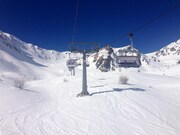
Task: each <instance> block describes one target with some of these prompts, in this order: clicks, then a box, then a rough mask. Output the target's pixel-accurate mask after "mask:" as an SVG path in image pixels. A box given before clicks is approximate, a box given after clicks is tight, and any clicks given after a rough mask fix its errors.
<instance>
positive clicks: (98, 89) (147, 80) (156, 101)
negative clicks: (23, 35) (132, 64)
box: [0, 62, 180, 135]
mask: <svg viewBox="0 0 180 135" xmlns="http://www.w3.org/2000/svg"><path fill="white" fill-rule="evenodd" d="M31 68H34V66H32V67H31ZM177 69H178V68H177ZM34 70H35V69H34ZM137 70H138V69H121V71H118V70H116V71H114V72H106V73H103V72H100V71H98V70H96V69H95V68H94V67H93V66H91V67H89V68H88V91H89V93H91V96H85V97H76V95H77V94H78V93H80V92H81V87H82V86H81V82H82V78H81V77H82V69H81V68H77V69H76V76H70V73H69V71H68V70H67V69H66V67H65V63H63V62H61V63H57V62H54V63H51V64H49V65H48V66H46V67H39V68H38V69H36V71H39V74H38V75H39V76H38V78H40V79H31V80H29V81H26V83H25V86H24V88H23V89H22V90H21V89H18V88H16V87H14V85H13V83H10V81H8V79H7V78H6V76H7V74H8V75H9V76H11V77H12V76H14V74H13V73H11V72H9V73H8V72H7V73H6V74H5V73H4V72H1V78H0V79H1V80H0V135H179V134H180V78H179V77H173V76H166V75H158V74H155V73H154V74H153V73H151V74H150V73H146V72H143V71H142V72H138V71H137ZM120 75H125V76H127V77H128V78H129V81H128V84H126V85H122V84H118V80H119V76H120Z"/></svg>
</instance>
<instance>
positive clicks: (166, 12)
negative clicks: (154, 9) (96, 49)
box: [111, 3, 180, 44]
mask: <svg viewBox="0 0 180 135" xmlns="http://www.w3.org/2000/svg"><path fill="white" fill-rule="evenodd" d="M177 8H180V3H178V4H177V5H175V6H173V7H171V8H170V9H168V10H167V11H165V12H163V13H161V14H159V15H158V16H156V17H154V18H152V19H151V20H149V21H147V22H145V23H144V24H143V25H141V26H139V27H137V28H135V29H134V30H132V31H131V32H129V33H127V34H124V35H122V36H120V38H119V40H117V41H115V42H113V43H111V44H116V43H118V42H119V41H120V40H121V39H122V38H124V37H127V36H128V35H129V34H130V33H132V34H134V33H136V32H138V31H139V30H141V29H142V28H144V27H146V26H147V25H149V24H151V23H153V22H154V21H156V20H157V19H159V18H161V17H162V16H165V15H167V14H168V13H170V12H171V11H173V10H175V9H177ZM128 37H129V36H128Z"/></svg>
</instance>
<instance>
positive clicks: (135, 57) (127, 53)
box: [116, 46, 141, 67]
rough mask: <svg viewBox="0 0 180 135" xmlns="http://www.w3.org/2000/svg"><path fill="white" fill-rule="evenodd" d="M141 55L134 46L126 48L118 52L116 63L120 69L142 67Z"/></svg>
mask: <svg viewBox="0 0 180 135" xmlns="http://www.w3.org/2000/svg"><path fill="white" fill-rule="evenodd" d="M140 58H141V55H140V53H139V52H138V50H136V49H134V48H133V47H132V46H128V47H125V48H123V49H120V50H118V51H117V52H116V63H117V65H118V66H119V67H140V66H141V60H140Z"/></svg>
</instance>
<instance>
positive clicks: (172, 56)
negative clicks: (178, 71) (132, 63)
mask: <svg viewBox="0 0 180 135" xmlns="http://www.w3.org/2000/svg"><path fill="white" fill-rule="evenodd" d="M153 56H154V57H157V58H158V59H159V60H160V61H161V62H164V63H165V64H176V63H177V62H178V61H179V60H180V39H179V40H177V41H176V42H173V43H170V44H169V45H167V46H165V47H163V48H162V49H160V50H159V51H157V52H154V54H153Z"/></svg>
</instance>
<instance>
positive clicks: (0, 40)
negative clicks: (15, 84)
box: [0, 32, 61, 59]
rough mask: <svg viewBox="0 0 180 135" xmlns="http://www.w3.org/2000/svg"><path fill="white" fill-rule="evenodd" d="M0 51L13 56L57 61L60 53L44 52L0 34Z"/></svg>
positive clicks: (13, 37)
mask: <svg viewBox="0 0 180 135" xmlns="http://www.w3.org/2000/svg"><path fill="white" fill-rule="evenodd" d="M0 49H1V50H3V51H6V52H8V53H10V54H11V55H14V56H17V55H18V56H21V57H22V56H23V57H26V58H34V57H36V58H40V59H59V58H61V53H60V52H57V51H54V50H46V49H42V48H39V47H38V46H36V45H33V44H30V43H25V42H24V41H21V40H20V39H18V38H16V37H15V36H13V35H10V34H8V33H5V32H0Z"/></svg>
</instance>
